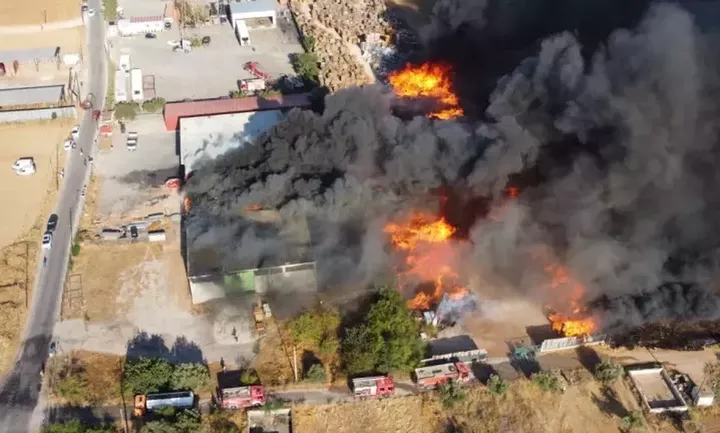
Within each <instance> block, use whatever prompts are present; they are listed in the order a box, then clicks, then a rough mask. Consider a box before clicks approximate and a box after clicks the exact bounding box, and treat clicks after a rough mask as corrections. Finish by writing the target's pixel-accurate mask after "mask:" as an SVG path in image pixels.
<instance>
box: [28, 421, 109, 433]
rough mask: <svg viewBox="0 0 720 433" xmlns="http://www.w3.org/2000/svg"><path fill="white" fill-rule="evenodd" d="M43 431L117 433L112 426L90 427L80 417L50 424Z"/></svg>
mask: <svg viewBox="0 0 720 433" xmlns="http://www.w3.org/2000/svg"><path fill="white" fill-rule="evenodd" d="M42 433H115V429H114V428H112V427H95V428H88V427H87V426H85V425H83V424H82V423H81V422H80V420H79V419H71V420H68V421H64V422H59V423H55V424H50V425H47V426H45V427H43V429H42Z"/></svg>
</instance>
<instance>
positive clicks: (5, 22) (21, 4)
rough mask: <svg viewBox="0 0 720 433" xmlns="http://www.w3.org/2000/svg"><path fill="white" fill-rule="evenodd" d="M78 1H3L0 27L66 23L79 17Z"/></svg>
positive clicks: (0, 9) (0, 8)
mask: <svg viewBox="0 0 720 433" xmlns="http://www.w3.org/2000/svg"><path fill="white" fill-rule="evenodd" d="M80 4H81V2H80V0H36V1H34V2H25V1H21V0H4V1H2V2H0V26H20V25H29V24H44V23H52V22H56V21H67V20H71V19H73V18H78V17H79V16H80Z"/></svg>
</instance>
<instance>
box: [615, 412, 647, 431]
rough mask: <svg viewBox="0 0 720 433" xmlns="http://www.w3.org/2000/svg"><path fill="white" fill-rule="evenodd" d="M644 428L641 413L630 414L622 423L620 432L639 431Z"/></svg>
mask: <svg viewBox="0 0 720 433" xmlns="http://www.w3.org/2000/svg"><path fill="white" fill-rule="evenodd" d="M642 427H643V418H642V415H641V414H640V412H637V411H634V412H630V413H629V414H628V415H627V416H624V417H623V419H622V420H621V421H620V430H622V431H624V432H632V431H637V430H639V429H641V428H642Z"/></svg>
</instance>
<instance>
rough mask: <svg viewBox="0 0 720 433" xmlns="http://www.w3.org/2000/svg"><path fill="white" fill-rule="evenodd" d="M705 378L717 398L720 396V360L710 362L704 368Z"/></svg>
mask: <svg viewBox="0 0 720 433" xmlns="http://www.w3.org/2000/svg"><path fill="white" fill-rule="evenodd" d="M703 373H704V374H705V380H707V383H708V385H710V388H712V390H713V393H715V398H720V362H708V363H706V364H705V369H704V370H703Z"/></svg>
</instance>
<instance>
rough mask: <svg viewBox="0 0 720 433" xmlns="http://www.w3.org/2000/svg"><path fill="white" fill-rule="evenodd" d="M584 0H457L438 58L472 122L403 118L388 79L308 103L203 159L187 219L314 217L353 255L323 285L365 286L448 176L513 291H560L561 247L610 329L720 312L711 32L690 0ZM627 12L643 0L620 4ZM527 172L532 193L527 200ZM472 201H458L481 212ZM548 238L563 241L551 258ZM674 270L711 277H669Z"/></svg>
mask: <svg viewBox="0 0 720 433" xmlns="http://www.w3.org/2000/svg"><path fill="white" fill-rule="evenodd" d="M470 3H472V4H473V5H474V6H473V7H469V6H467V5H469V4H470ZM576 3H577V2H567V1H565V2H563V1H560V2H551V1H545V2H542V1H533V2H522V1H520V2H496V3H493V2H490V1H488V2H486V3H485V2H472V1H471V0H468V2H454V3H452V5H451V6H447V4H444V3H443V4H441V5H440V6H438V8H437V10H436V18H435V20H434V21H433V22H432V23H431V24H430V26H429V27H426V28H425V29H423V30H422V31H423V35H424V36H425V37H424V41H425V44H426V49H425V51H424V53H423V54H421V56H424V58H425V59H426V60H427V59H431V60H445V61H449V62H450V63H451V64H453V65H454V68H455V79H456V88H457V91H458V94H459V96H460V98H461V100H462V104H463V106H464V108H466V113H467V114H468V115H467V116H466V117H465V118H463V119H458V120H451V121H436V120H429V119H426V118H424V117H416V118H414V119H412V120H409V121H407V120H401V119H400V118H398V117H396V116H395V115H394V114H393V104H394V97H393V95H392V93H391V92H389V91H388V90H387V89H384V88H383V87H382V86H375V87H372V86H369V87H365V88H354V89H347V90H344V91H340V92H337V93H336V94H334V95H330V96H328V97H327V98H326V108H325V111H324V112H323V114H321V115H319V114H314V113H312V112H307V111H305V112H301V111H293V112H291V113H290V115H289V116H288V118H287V120H285V121H284V122H282V123H280V124H279V125H277V126H276V127H274V128H273V129H272V130H271V131H269V132H268V133H267V134H265V135H264V136H263V137H261V138H260V139H258V140H257V142H256V143H254V145H252V146H245V147H243V148H241V149H237V150H233V151H230V152H229V153H228V154H226V155H225V156H224V157H222V158H220V159H218V160H217V161H215V162H214V163H211V164H209V165H206V166H205V167H203V168H201V169H199V170H197V171H196V173H195V175H194V176H193V177H192V178H191V179H190V181H189V183H188V185H187V186H186V191H187V193H188V194H189V195H190V196H191V197H192V198H193V211H192V213H191V215H190V216H189V218H188V221H187V224H188V226H189V227H193V228H194V229H195V230H194V231H192V232H196V233H200V234H199V235H197V236H195V237H193V238H191V239H188V243H189V244H190V245H193V244H195V245H203V244H209V243H219V245H221V246H222V248H224V250H225V253H226V254H229V255H252V254H260V252H261V251H266V250H267V249H281V248H283V245H282V243H281V242H278V241H277V240H271V241H266V240H262V239H258V238H253V239H251V240H252V241H250V240H249V239H248V236H247V233H243V231H242V230H241V228H242V225H241V223H240V222H239V221H238V214H239V212H240V211H241V210H242V208H243V207H244V206H247V205H251V204H259V205H262V206H264V207H271V208H277V209H279V210H280V212H281V213H283V214H285V215H288V216H292V215H297V214H308V215H310V216H311V220H312V221H313V227H312V230H311V231H312V233H313V242H314V244H315V248H314V252H315V256H316V258H317V260H318V262H319V263H322V264H324V265H323V268H325V269H330V270H334V272H325V273H323V274H322V275H321V281H320V286H321V287H327V286H335V285H338V284H339V285H344V286H355V287H359V286H362V285H363V284H367V283H370V282H372V281H375V280H377V279H378V278H379V276H381V275H384V273H385V272H386V271H387V269H388V266H389V264H390V263H392V260H393V257H392V253H391V252H388V249H387V247H386V243H387V238H386V235H385V234H384V233H383V232H382V227H383V224H384V223H385V222H386V221H387V220H388V219H391V218H393V217H394V216H396V215H397V214H398V213H403V212H408V211H410V210H417V209H430V210H437V204H436V201H435V200H433V199H432V194H433V193H434V192H435V191H437V190H442V189H444V190H451V191H462V192H463V193H462V195H463V196H465V197H471V198H477V197H482V198H483V200H485V201H486V202H488V203H489V205H488V206H486V207H488V208H489V209H490V215H484V214H483V215H482V216H480V217H478V218H475V219H473V221H472V222H471V223H468V227H466V230H465V232H466V233H467V238H468V239H467V240H465V241H458V242H457V248H458V249H460V250H462V251H463V254H460V256H461V257H463V262H462V263H458V267H459V268H461V269H463V272H464V273H466V274H472V275H478V276H480V277H481V278H482V280H483V281H484V282H485V284H486V285H492V286H493V287H502V288H503V289H502V290H510V291H511V292H509V293H506V295H507V296H513V295H518V294H520V295H523V296H532V297H535V298H537V299H538V300H539V301H542V302H545V301H546V300H547V298H548V297H549V298H552V297H553V293H552V292H548V290H547V289H546V288H547V286H548V283H547V278H548V276H547V275H546V273H545V272H544V271H543V267H544V263H543V260H545V261H547V260H549V261H551V262H554V263H560V264H562V265H564V266H566V267H567V268H568V269H569V271H570V272H571V274H572V275H573V276H574V277H575V278H576V279H577V280H579V281H580V282H582V284H583V285H584V286H585V291H586V296H587V297H588V300H591V299H602V300H603V309H604V313H603V315H604V321H605V322H606V323H607V324H608V325H609V326H612V327H617V326H622V324H623V323H625V324H627V325H636V324H640V323H643V322H646V321H648V320H662V319H664V318H694V317H704V318H708V317H710V318H715V317H717V316H718V315H720V312H719V310H718V308H707V305H716V304H717V300H716V297H715V295H714V287H713V282H714V280H715V279H716V278H717V275H718V272H717V271H718V266H717V265H718V245H719V243H718V241H720V231H718V229H717V225H718V223H717V222H718V221H720V214H719V213H720V212H719V210H720V207H719V206H718V197H720V194H718V192H717V191H718V186H720V175H719V174H718V173H719V172H718V170H717V169H716V167H717V166H718V162H719V161H718V156H719V155H718V148H717V124H718V119H720V112H719V111H720V110H718V106H717V103H716V101H718V100H720V99H718V98H717V97H716V95H717V90H718V74H717V72H718V70H719V69H718V64H717V61H716V60H715V59H717V58H718V57H717V56H715V55H714V51H715V47H716V43H715V41H714V39H713V37H712V35H711V34H712V33H708V32H706V31H704V30H703V31H701V30H700V29H698V27H697V26H696V25H695V21H694V20H695V18H694V16H693V15H691V14H690V13H688V12H687V11H686V10H684V9H683V7H681V6H676V5H669V4H655V5H651V6H648V5H647V4H646V2H633V1H623V2H617V1H615V2H612V1H610V2H607V1H605V2H597V1H592V2H590V3H587V2H581V3H582V6H581V5H580V4H577V5H575V4H576ZM599 3H603V4H608V5H606V6H593V5H596V4H599ZM610 4H611V5H610ZM512 5H514V6H512ZM542 5H545V7H546V9H543V7H542ZM613 5H614V6H613ZM618 5H622V7H620V6H618ZM466 6H467V7H469V9H468V8H467V7H466ZM626 6H627V7H626ZM513 7H514V8H516V9H513ZM625 7H626V8H625ZM547 8H549V9H547ZM564 8H567V10H566V11H565V12H567V14H566V13H564ZM578 8H586V9H587V10H586V11H585V13H581V12H582V11H580V10H579V9H578ZM623 8H625V9H623ZM621 9H622V10H626V11H630V13H628V14H627V15H626V16H621V15H618V14H617V13H615V14H613V13H611V12H617V11H618V10H621ZM468 11H470V12H468ZM570 12H572V13H570ZM458 13H460V14H461V15H463V14H464V15H465V16H466V17H465V19H461V18H458V15H457V14H458ZM575 13H577V14H580V15H579V18H574V19H570V18H564V19H565V20H566V21H569V22H553V21H552V19H550V18H551V17H571V16H575V15H573V14H575ZM577 14H576V15H577ZM618 17H620V18H618ZM556 19H557V18H556ZM449 47H453V48H452V49H450V48H449ZM508 185H514V186H518V187H519V188H520V191H521V192H520V195H519V196H518V198H517V199H516V200H513V201H510V202H508V201H506V200H505V199H504V198H503V191H504V190H505V189H506V188H507V187H508ZM460 202H461V203H460V205H459V206H461V208H462V209H461V210H459V211H457V210H456V213H457V214H468V213H473V212H474V211H475V209H473V206H475V205H474V203H476V201H474V200H473V199H467V200H461V201H460ZM539 250H542V251H550V252H549V253H544V255H545V256H544V259H543V260H537V252H538V251H539ZM669 281H672V282H677V281H681V282H682V283H683V286H682V287H687V285H689V286H691V287H692V289H688V290H686V289H683V290H670V291H668V289H667V288H665V289H662V287H666V286H664V285H665V284H667V283H668V282H669ZM340 283H342V284H340ZM508 287H510V288H512V289H507V288H508ZM659 287H660V288H661V289H658V288H659ZM477 289H478V291H479V294H480V298H481V299H482V290H483V289H482V287H479V288H477ZM669 293H671V294H669ZM638 299H642V300H643V301H642V302H640V303H638V302H637V300H638ZM618 324H620V325H618Z"/></svg>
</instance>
